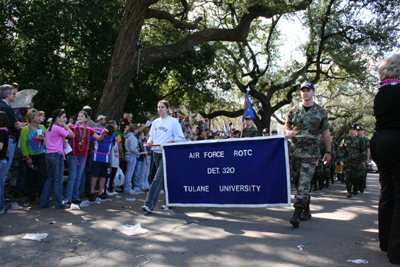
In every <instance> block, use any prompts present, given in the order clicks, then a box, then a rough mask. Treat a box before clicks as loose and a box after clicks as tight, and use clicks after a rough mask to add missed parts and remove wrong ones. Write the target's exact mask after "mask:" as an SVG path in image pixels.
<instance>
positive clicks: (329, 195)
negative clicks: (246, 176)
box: [0, 174, 391, 267]
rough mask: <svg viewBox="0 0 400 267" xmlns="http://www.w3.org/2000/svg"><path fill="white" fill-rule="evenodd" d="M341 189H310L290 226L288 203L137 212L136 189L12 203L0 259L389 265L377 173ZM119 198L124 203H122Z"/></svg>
mask: <svg viewBox="0 0 400 267" xmlns="http://www.w3.org/2000/svg"><path fill="white" fill-rule="evenodd" d="M345 195H346V193H345V191H344V186H343V184H340V183H338V182H335V184H334V185H331V186H330V187H329V188H328V189H323V190H322V191H318V192H313V193H312V205H311V209H312V215H313V217H312V219H311V220H310V221H308V222H302V223H301V225H300V228H298V229H295V228H293V227H292V226H291V225H290V224H289V219H290V217H291V215H292V213H293V208H289V207H288V208H240V209H238V208H229V209H223V208H173V209H171V210H169V211H164V210H162V209H157V210H156V212H155V213H154V214H151V215H145V214H143V212H142V211H141V210H140V207H141V206H142V205H143V202H144V197H145V196H144V195H139V197H137V200H136V201H134V202H129V201H126V200H125V197H127V196H128V195H126V194H121V196H123V198H122V199H116V198H115V197H113V198H112V202H103V203H101V204H93V205H91V206H90V207H87V208H82V209H81V210H79V211H74V210H62V211H60V210H54V209H40V210H39V209H38V208H37V204H33V205H31V206H28V207H25V206H23V203H22V202H20V203H19V204H20V205H22V207H21V210H20V211H19V212H18V213H15V214H2V215H0V240H1V242H0V248H1V249H0V251H1V253H0V262H1V266H24V267H26V266H72V265H75V266H83V265H84V266H146V267H150V266H230V267H233V266H353V265H355V264H353V263H348V262H347V260H349V259H364V260H368V261H369V263H368V264H367V265H369V266H391V265H390V264H389V262H388V260H387V258H386V254H385V253H383V252H381V251H380V249H379V247H378V234H377V227H378V224H377V208H378V195H379V182H378V175H377V174H369V176H368V185H367V190H366V191H365V193H364V194H358V195H357V196H356V197H353V198H351V199H347V198H346V197H345ZM126 205H131V206H132V208H130V209H123V208H122V206H126ZM161 205H162V202H160V206H161ZM36 219H38V221H37V220H36ZM50 221H56V223H55V224H49V222H50ZM82 221H85V222H84V223H83V222H82ZM69 223H72V225H68V224H69ZM136 223H141V225H142V227H143V228H145V229H148V232H147V233H145V234H141V235H135V236H126V235H124V234H122V233H120V232H118V231H116V230H112V229H113V228H114V227H116V226H119V225H125V224H131V225H133V224H136ZM36 232H40V233H48V234H49V236H48V237H47V238H46V239H44V240H43V241H42V242H37V241H30V240H23V239H22V236H23V235H24V234H26V233H36ZM78 242H81V243H80V244H79V243H78ZM299 245H303V246H304V248H303V250H300V249H299V248H298V246H299Z"/></svg>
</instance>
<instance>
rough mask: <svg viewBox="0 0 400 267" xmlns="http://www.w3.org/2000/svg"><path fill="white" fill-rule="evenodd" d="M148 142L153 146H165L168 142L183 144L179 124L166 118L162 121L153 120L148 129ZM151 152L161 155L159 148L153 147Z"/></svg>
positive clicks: (172, 119) (160, 119) (170, 118)
mask: <svg viewBox="0 0 400 267" xmlns="http://www.w3.org/2000/svg"><path fill="white" fill-rule="evenodd" d="M149 140H150V141H152V142H153V145H154V144H165V143H166V142H168V141H171V140H175V142H183V141H185V138H184V137H183V132H182V127H181V125H180V124H179V122H178V121H177V120H176V119H174V118H172V117H171V116H168V117H166V118H164V119H162V118H158V119H156V120H154V122H153V124H152V125H151V129H150V138H149ZM153 152H155V153H161V152H162V149H161V147H160V146H153Z"/></svg>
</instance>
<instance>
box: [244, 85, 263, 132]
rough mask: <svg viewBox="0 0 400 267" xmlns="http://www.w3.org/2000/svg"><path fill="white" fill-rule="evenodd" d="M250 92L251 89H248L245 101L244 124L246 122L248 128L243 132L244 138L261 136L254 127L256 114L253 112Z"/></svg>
mask: <svg viewBox="0 0 400 267" xmlns="http://www.w3.org/2000/svg"><path fill="white" fill-rule="evenodd" d="M249 91H250V89H249V88H248V89H247V94H246V98H245V100H244V109H243V119H242V122H243V121H244V123H245V125H246V127H244V129H243V131H242V137H255V136H260V132H259V131H258V130H257V128H256V127H254V126H253V120H254V112H253V107H252V106H251V102H250V99H249Z"/></svg>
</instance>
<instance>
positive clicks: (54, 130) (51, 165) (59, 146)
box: [39, 109, 75, 209]
mask: <svg viewBox="0 0 400 267" xmlns="http://www.w3.org/2000/svg"><path fill="white" fill-rule="evenodd" d="M65 120H66V114H65V111H64V109H56V110H54V111H53V113H52V122H51V124H50V127H49V128H48V129H47V131H46V136H45V139H44V140H45V144H46V167H47V178H46V183H45V184H44V187H43V191H42V195H41V196H40V200H39V208H47V206H48V205H49V202H50V197H51V195H52V194H53V191H54V202H55V209H64V208H65V207H66V204H65V203H64V202H63V201H62V190H63V173H64V158H65V154H64V138H66V137H68V138H74V137H75V135H74V133H73V132H72V131H71V129H70V128H69V127H68V125H66V124H65Z"/></svg>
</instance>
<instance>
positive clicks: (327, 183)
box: [325, 178, 329, 188]
mask: <svg viewBox="0 0 400 267" xmlns="http://www.w3.org/2000/svg"><path fill="white" fill-rule="evenodd" d="M325 188H329V178H326V179H325Z"/></svg>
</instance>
